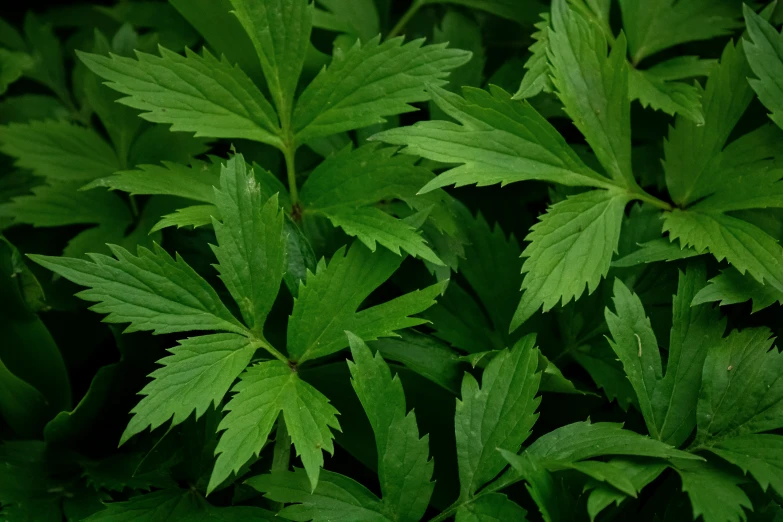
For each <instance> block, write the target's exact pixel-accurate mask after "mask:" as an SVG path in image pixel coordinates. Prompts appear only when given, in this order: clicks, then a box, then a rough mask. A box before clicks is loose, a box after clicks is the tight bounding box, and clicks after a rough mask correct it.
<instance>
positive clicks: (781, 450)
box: [707, 434, 783, 494]
mask: <svg viewBox="0 0 783 522" xmlns="http://www.w3.org/2000/svg"><path fill="white" fill-rule="evenodd" d="M707 449H709V451H711V452H713V453H715V454H716V455H718V456H719V457H721V458H723V459H724V460H727V461H729V462H731V463H732V464H734V465H735V466H737V467H739V468H740V469H741V470H742V472H743V473H745V474H746V475H747V474H748V473H750V474H751V475H752V476H753V478H754V479H756V482H758V483H759V486H761V489H762V490H764V491H767V488H768V487H769V486H770V485H772V489H774V490H775V491H776V492H777V493H778V494H780V493H781V492H783V437H781V436H780V435H766V434H762V435H741V436H739V437H735V438H733V439H728V440H723V441H721V442H719V443H717V444H716V445H715V446H711V447H709V448H707Z"/></svg>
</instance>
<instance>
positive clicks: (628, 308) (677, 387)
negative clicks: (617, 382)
mask: <svg viewBox="0 0 783 522" xmlns="http://www.w3.org/2000/svg"><path fill="white" fill-rule="evenodd" d="M705 283H706V276H705V273H704V270H703V269H701V268H697V265H694V266H692V267H691V268H690V269H689V270H688V272H687V274H682V273H681V274H680V281H679V287H678V292H677V296H675V299H674V308H673V312H672V313H673V315H674V319H673V327H672V333H671V340H670V344H669V358H668V363H667V366H666V375H665V376H664V375H663V369H662V365H661V354H660V351H659V348H658V342H657V340H656V338H655V334H654V333H653V330H652V327H651V326H650V320H649V319H648V318H647V317H646V316H645V312H644V307H643V306H642V302H641V300H640V299H639V297H638V296H636V295H635V294H632V293H631V291H630V290H628V288H627V287H626V286H625V285H624V284H623V283H622V281H621V280H620V279H616V280H615V283H614V304H615V309H616V310H617V313H616V314H614V313H612V312H611V311H610V310H609V309H608V308H607V309H606V322H607V325H608V326H609V330H610V331H611V333H612V341H610V345H611V347H612V349H613V350H614V352H615V353H616V354H617V356H618V357H619V359H620V361H622V363H623V368H624V369H625V373H626V375H627V376H628V379H629V380H630V381H631V385H632V386H633V388H634V390H635V392H636V396H637V398H638V400H639V404H640V406H641V411H642V414H643V415H644V418H645V421H646V423H647V429H648V431H649V432H650V435H652V437H653V438H656V439H659V440H661V441H663V442H666V443H669V444H673V445H674V446H679V445H680V444H682V443H683V442H684V441H685V440H686V439H687V438H688V436H689V435H690V433H691V431H692V430H693V428H694V426H695V425H696V400H697V397H698V392H699V387H700V385H701V368H702V366H703V364H704V359H705V358H706V356H707V353H708V351H709V349H710V348H711V347H712V346H713V345H715V344H717V343H718V342H720V340H721V336H722V334H723V328H724V325H723V324H722V322H721V321H720V316H719V315H718V314H716V313H715V312H714V311H712V310H711V309H710V307H706V306H701V307H698V308H691V302H692V301H693V297H694V295H695V294H696V292H697V291H698V289H700V288H702V287H703V286H704V285H705ZM681 361H686V362H687V364H686V363H685V362H681Z"/></svg>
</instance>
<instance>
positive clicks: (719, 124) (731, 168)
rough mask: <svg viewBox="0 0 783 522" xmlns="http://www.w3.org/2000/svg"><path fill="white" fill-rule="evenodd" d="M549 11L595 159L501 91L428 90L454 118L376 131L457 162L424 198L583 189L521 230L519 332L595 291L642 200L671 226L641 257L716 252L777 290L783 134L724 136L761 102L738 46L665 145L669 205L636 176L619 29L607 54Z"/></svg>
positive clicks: (551, 59) (573, 104)
mask: <svg viewBox="0 0 783 522" xmlns="http://www.w3.org/2000/svg"><path fill="white" fill-rule="evenodd" d="M551 16H552V26H551V28H550V30H549V32H548V35H549V51H548V62H547V63H548V67H549V70H550V74H551V76H552V81H553V85H554V86H555V88H556V92H557V95H558V96H559V98H560V100H561V102H562V103H563V106H564V108H565V111H566V113H567V114H568V115H569V116H570V117H571V119H572V120H573V122H574V124H575V126H576V127H577V128H578V129H579V130H580V131H581V132H582V134H583V135H584V137H585V139H586V141H587V143H588V145H589V146H590V147H591V149H592V152H593V153H594V155H595V158H594V159H595V161H590V162H589V163H590V165H591V166H588V163H585V161H583V159H582V157H580V155H578V154H577V153H576V152H575V150H574V149H573V148H572V147H571V146H569V145H568V144H567V143H566V141H565V139H564V138H563V137H562V136H561V135H560V133H558V132H557V131H556V130H555V128H554V127H553V126H552V125H551V124H550V123H549V122H548V121H546V120H545V119H544V118H543V117H541V116H540V115H539V114H538V113H537V112H536V110H535V109H534V108H533V107H532V106H531V105H530V104H529V103H527V102H526V101H521V102H518V101H515V100H513V99H512V97H511V96H510V95H509V94H507V93H506V92H504V91H503V90H502V89H499V88H496V87H491V88H490V90H489V91H485V90H479V89H469V88H466V89H464V90H463V96H458V95H456V94H452V93H449V92H446V91H444V90H443V89H440V88H438V87H435V86H433V87H432V88H431V91H432V94H433V97H434V100H435V102H436V103H437V104H438V105H439V106H440V107H441V109H442V110H444V111H445V112H446V113H447V114H449V116H451V117H452V118H454V120H456V122H457V123H453V122H440V121H433V122H420V123H417V124H415V125H413V126H412V127H405V128H399V129H391V130H387V131H384V132H382V133H380V134H378V135H377V136H375V138H374V139H377V140H380V141H384V142H387V143H391V144H394V145H403V146H405V148H403V149H402V150H401V152H402V153H405V154H412V155H418V156H423V157H425V158H428V159H431V160H435V161H440V162H444V163H450V164H456V165H457V166H456V167H454V168H450V169H448V170H446V171H445V172H443V173H442V174H440V175H438V177H436V178H435V179H434V180H433V181H432V182H430V183H429V184H427V185H426V186H425V187H424V188H423V189H422V192H425V193H426V192H427V191H428V190H432V189H436V188H440V187H445V186H448V185H455V186H463V185H469V184H476V185H478V186H485V185H492V184H496V183H502V184H504V185H505V184H508V183H512V182H516V181H525V180H539V181H546V182H549V183H556V184H559V185H562V186H565V187H577V189H569V190H571V192H570V194H571V195H569V196H568V197H566V198H564V199H563V200H561V201H559V202H557V203H555V204H554V205H552V206H551V207H550V208H549V210H548V211H547V212H546V213H545V214H544V215H543V216H541V218H540V222H539V223H537V224H536V225H534V226H533V227H532V229H531V231H530V233H529V235H528V236H527V237H526V238H525V239H526V241H528V242H529V244H528V245H527V247H526V248H525V249H524V250H523V252H522V257H523V258H525V262H524V264H523V266H522V272H523V273H524V278H523V280H522V285H521V287H522V291H523V294H522V298H521V302H520V303H519V306H518V308H517V311H516V313H515V315H514V317H513V320H512V322H511V329H512V330H513V329H515V328H517V327H519V326H520V325H521V324H523V323H524V322H525V321H527V320H528V319H529V318H530V317H531V316H532V315H533V314H534V313H535V312H536V311H537V310H538V309H540V308H543V310H544V311H548V310H550V309H551V308H553V307H554V306H555V305H556V304H558V303H562V304H563V305H565V304H567V303H569V302H570V301H572V300H576V299H579V298H580V297H581V296H582V295H583V294H584V293H585V287H586V288H587V291H588V292H587V293H588V294H589V293H592V292H593V291H594V290H595V289H596V288H597V287H598V285H599V283H600V281H601V279H602V278H603V277H604V276H605V275H606V274H607V273H608V271H609V268H610V266H611V263H612V257H613V255H614V253H615V251H616V250H617V248H618V244H619V241H620V233H621V224H622V222H623V219H624V216H625V212H624V209H625V207H626V205H627V204H628V202H630V201H634V200H636V201H640V202H643V203H644V204H646V205H647V206H650V207H654V208H657V209H659V210H660V214H659V215H660V217H661V218H663V227H662V231H661V235H663V234H668V240H667V238H665V237H661V238H660V239H657V240H653V241H652V242H650V243H649V244H645V245H643V248H642V250H641V251H640V252H639V253H638V254H636V255H635V260H634V263H643V262H652V261H661V260H671V259H681V258H684V257H689V256H693V255H697V254H701V253H711V254H712V255H713V256H715V258H716V259H717V260H718V261H723V260H726V261H727V262H728V264H729V266H730V269H731V270H736V271H737V272H738V276H740V277H745V278H749V279H750V280H752V281H754V282H755V283H756V284H757V285H758V286H763V287H764V288H769V289H772V290H773V291H775V292H779V291H780V290H781V289H783V286H782V285H783V264H781V263H780V258H781V256H783V248H782V247H781V246H780V244H779V243H778V241H777V239H776V238H774V237H772V236H770V235H769V234H768V233H767V232H766V231H765V230H764V229H762V228H761V227H760V226H758V225H756V224H755V223H756V222H759V221H760V220H761V219H763V216H764V213H765V212H767V213H768V212H770V209H773V208H779V207H780V206H781V205H782V204H783V198H780V196H779V195H778V194H777V192H778V191H779V188H778V187H779V185H780V184H779V183H778V181H779V180H780V179H781V177H783V170H780V169H778V168H775V167H776V155H777V154H778V153H779V150H781V149H780V145H781V144H783V142H781V138H782V137H783V135H781V134H780V131H779V129H777V128H774V127H773V126H771V125H764V126H761V127H760V128H757V129H755V130H752V131H751V132H749V133H746V134H744V135H743V136H741V137H739V138H737V139H734V140H733V141H731V142H730V143H727V142H728V139H729V134H730V133H731V132H732V131H733V130H734V127H735V125H736V124H737V121H738V120H739V119H740V117H741V116H742V115H743V113H744V112H745V111H746V109H747V107H748V105H749V104H750V101H751V99H752V97H753V91H752V88H751V85H750V84H749V83H748V81H747V79H746V78H747V77H748V76H750V74H751V69H750V67H749V65H748V62H747V60H746V58H745V54H744V52H743V50H742V47H743V44H742V43H739V44H734V43H731V42H729V43H728V44H727V45H726V47H725V49H724V51H723V54H722V56H721V59H720V61H719V63H718V64H717V65H716V66H715V67H714V68H712V69H711V70H710V73H709V76H708V78H707V82H706V86H705V88H704V95H703V98H702V105H703V109H704V121H705V123H704V124H703V125H700V124H697V123H696V122H694V121H693V120H691V119H689V118H687V117H685V116H683V115H678V116H677V117H676V118H675V123H674V125H673V126H672V127H671V129H670V131H669V135H668V137H667V139H666V140H665V141H664V147H663V149H664V158H663V165H664V177H665V184H666V188H667V189H668V192H669V196H670V202H668V201H664V200H662V199H659V198H658V197H655V196H653V195H651V194H649V193H647V192H645V191H644V190H642V189H641V188H640V186H639V183H638V182H637V180H636V178H635V176H634V173H633V166H632V162H631V130H630V129H631V127H630V101H629V98H628V96H627V93H628V85H629V80H628V78H629V76H628V68H627V66H626V63H625V46H626V44H625V37H624V36H623V35H620V37H618V38H617V40H616V41H615V43H614V45H613V46H612V49H611V52H610V53H609V54H608V55H607V40H606V36H605V34H604V32H603V31H602V30H601V29H600V27H599V26H597V25H596V24H594V23H591V22H590V19H589V18H588V17H586V16H585V15H584V14H583V13H582V12H581V11H580V10H577V9H574V8H571V7H569V6H568V4H567V3H566V2H565V1H561V0H557V1H555V2H554V3H553V8H552V14H551ZM750 179H752V180H753V181H752V182H749V181H748V180H750ZM578 187H587V188H589V189H590V190H587V191H584V189H579V188H578ZM759 214H760V215H761V218H760V219H754V216H757V215H759ZM626 264H627V263H626ZM630 264H633V263H630ZM754 288H755V287H754ZM712 299H715V296H714V295H713V296H712ZM734 302H736V300H735V301H734Z"/></svg>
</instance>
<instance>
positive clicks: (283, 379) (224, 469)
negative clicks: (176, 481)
mask: <svg viewBox="0 0 783 522" xmlns="http://www.w3.org/2000/svg"><path fill="white" fill-rule="evenodd" d="M231 391H232V392H234V396H233V397H232V398H231V400H230V401H229V403H228V404H227V405H226V406H225V408H224V409H225V411H226V412H227V414H226V416H225V417H223V421H222V422H221V423H220V426H218V430H219V431H222V432H223V433H222V435H221V436H220V442H218V445H217V449H216V450H215V453H216V454H217V455H218V458H217V462H216V463H215V469H214V470H213V472H212V476H211V477H210V479H209V486H208V487H207V490H208V491H212V490H214V489H215V488H216V487H217V486H219V485H220V483H221V482H223V481H224V480H225V479H226V478H228V476H229V475H230V474H231V472H237V471H239V469H240V468H241V467H242V465H243V464H245V462H247V461H248V460H249V459H250V458H252V457H253V455H258V453H259V451H261V448H262V447H263V446H264V444H265V443H266V440H267V437H268V436H269V433H270V431H272V426H273V425H274V423H275V421H276V420H277V417H278V415H279V414H280V413H281V412H282V414H283V418H284V419H285V425H286V428H287V429H288V433H289V434H290V436H291V441H292V442H293V444H294V447H295V448H296V452H297V454H298V456H299V457H300V458H301V459H302V463H303V464H304V467H305V470H306V471H307V477H308V478H309V481H310V489H311V491H312V490H314V489H315V487H316V486H317V485H318V474H319V472H320V469H321V467H323V462H324V460H323V459H324V457H323V453H322V452H323V451H328V452H329V453H333V452H334V444H333V443H332V437H333V435H332V431H331V429H332V428H333V429H337V430H339V429H340V424H339V423H338V422H337V410H336V409H334V407H332V406H331V405H330V404H329V400H328V399H327V398H326V397H324V396H323V395H322V394H321V392H319V391H318V390H316V389H315V388H313V387H312V386H310V385H309V384H307V383H306V382H304V381H303V380H302V379H301V378H300V377H299V375H298V374H297V372H295V371H293V369H292V368H290V367H289V366H288V365H287V364H284V363H282V362H280V361H277V360H274V361H266V362H262V363H259V364H256V365H255V366H251V367H250V368H248V369H247V370H246V371H245V372H244V373H243V374H242V375H241V376H240V380H239V382H238V383H237V384H236V385H235V386H234V387H233V388H232V390H231Z"/></svg>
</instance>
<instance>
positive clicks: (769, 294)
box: [691, 268, 783, 313]
mask: <svg viewBox="0 0 783 522" xmlns="http://www.w3.org/2000/svg"><path fill="white" fill-rule="evenodd" d="M751 299H752V300H753V308H752V309H751V313H756V312H758V311H759V310H763V309H764V308H767V307H768V306H771V305H772V304H774V303H775V302H778V303H781V304H783V292H781V291H780V290H778V289H777V288H775V287H773V286H770V285H763V284H761V283H759V282H758V281H756V280H755V279H753V277H751V276H750V275H749V274H744V275H743V274H740V273H739V272H738V271H737V270H736V269H734V268H727V269H726V270H722V271H721V273H720V275H717V276H715V277H713V278H712V279H710V280H709V281H708V282H707V286H705V287H704V288H702V289H701V290H699V292H698V293H697V294H696V295H695V296H694V297H693V302H692V303H691V304H692V305H698V304H702V303H712V302H716V301H719V303H718V304H719V305H720V306H726V305H731V304H736V303H744V302H746V301H750V300H751Z"/></svg>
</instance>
